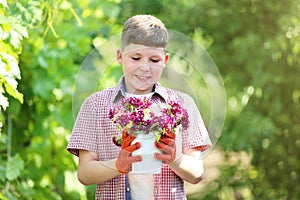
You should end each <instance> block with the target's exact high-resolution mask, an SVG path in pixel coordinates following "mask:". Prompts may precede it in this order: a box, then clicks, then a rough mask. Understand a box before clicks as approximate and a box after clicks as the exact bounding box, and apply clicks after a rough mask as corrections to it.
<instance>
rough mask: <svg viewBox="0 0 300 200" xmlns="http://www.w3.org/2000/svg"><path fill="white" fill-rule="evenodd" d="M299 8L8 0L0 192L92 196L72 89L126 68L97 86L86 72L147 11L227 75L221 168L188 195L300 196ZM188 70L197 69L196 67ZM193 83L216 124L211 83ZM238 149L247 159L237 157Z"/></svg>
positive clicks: (212, 2)
mask: <svg viewBox="0 0 300 200" xmlns="http://www.w3.org/2000/svg"><path fill="white" fill-rule="evenodd" d="M299 8H300V5H299V1H296V0H288V1H279V0H275V1H247V0H246V1H233V0H229V1H216V0H209V1H208V0H201V1H193V0H191V1H187V0H183V1H176V3H174V1H170V0H163V1H157V0H155V1H147V0H143V1H141V0H140V1H137V0H122V1H113V0H107V1H92V0H87V1H79V0H71V1H66V0H52V1H45V0H43V1H39V0H31V1H29V0H22V1H5V0H4V1H3V0H2V1H0V38H1V39H0V58H1V59H0V109H1V114H0V128H1V127H3V128H2V131H0V190H1V193H0V199H92V198H93V195H94V189H95V186H91V187H85V188H84V187H83V186H82V185H81V184H80V183H78V181H77V179H76V167H77V160H76V159H74V157H73V156H72V155H70V154H69V153H68V152H67V151H66V145H67V141H68V138H69V136H70V132H71V129H72V126H73V122H74V117H73V113H76V111H74V109H75V110H76V109H78V105H75V107H74V108H73V106H74V105H73V102H72V95H73V93H74V91H76V89H77V90H78V89H79V88H80V89H84V88H87V93H86V94H80V95H84V96H86V95H88V94H90V93H91V92H93V91H94V90H96V89H104V88H107V87H109V86H111V85H113V84H115V83H116V81H117V80H118V78H119V77H120V76H121V74H122V71H121V70H120V68H119V66H118V65H116V64H115V63H111V65H110V66H109V67H107V68H105V70H106V72H107V73H104V76H103V77H101V80H99V82H98V85H97V84H96V85H95V87H93V88H92V89H91V87H90V84H87V83H90V81H91V80H94V79H92V78H95V74H92V75H90V74H88V72H87V74H86V76H85V77H86V78H85V79H84V80H82V82H80V80H78V79H77V78H78V77H77V74H78V73H79V72H80V70H81V68H82V63H84V59H85V58H86V56H87V55H88V54H89V53H90V51H91V50H92V49H93V48H94V47H98V46H99V45H100V46H101V45H102V44H103V42H104V41H105V39H106V38H109V37H110V36H112V35H114V34H117V33H119V32H120V31H121V27H122V24H123V22H124V20H126V19H127V18H128V17H130V16H132V15H134V14H140V13H148V14H154V15H156V16H158V17H160V18H161V19H162V21H163V22H165V23H166V25H167V27H168V28H170V29H173V30H177V31H179V32H182V33H185V34H187V35H189V36H190V37H192V38H193V39H194V40H195V41H197V42H199V43H200V44H201V45H202V46H204V47H205V48H206V49H207V51H208V52H209V53H210V56H211V57H212V58H213V60H214V61H215V62H216V64H217V66H218V67H219V69H220V71H221V74H222V75H223V80H224V84H225V87H226V93H227V102H228V103H227V118H226V123H225V127H224V130H223V133H222V137H221V139H220V140H219V143H218V146H219V147H220V149H221V150H222V151H223V152H224V162H223V164H222V165H221V166H220V172H221V174H220V177H219V178H218V179H217V180H215V181H213V182H212V183H210V184H208V185H207V186H206V188H205V189H204V190H203V191H200V192H199V193H198V194H193V195H191V196H189V197H188V198H189V199H240V198H244V199H298V198H299V197H300V189H299V187H295V184H294V183H297V182H299V176H300V175H299V169H300V166H299V165H300V164H299V159H300V157H299V156H300V154H299V153H297V152H299V150H300V141H299V137H298V134H299V130H300V125H299V121H300V82H299V81H298V77H299V74H300V68H299V66H300V60H299V53H300V42H299V32H300V28H299V19H300V16H299V13H300V12H299ZM103 47H104V48H106V49H109V47H106V46H103ZM172 62H173V63H177V64H178V65H179V64H184V63H185V62H184V61H183V60H180V59H176V58H175V59H174V60H173V61H172ZM173 63H172V64H173ZM86 64H87V65H89V63H86ZM98 64H99V65H100V64H103V63H98ZM175 67H177V66H175ZM178 69H181V68H178ZM167 70H171V69H170V68H168V69H167ZM182 71H183V72H182V73H186V74H188V72H189V70H188V67H184V70H182ZM108 74H113V76H107V75H108ZM96 78H97V77H96ZM75 80H77V81H79V82H77V83H80V84H78V85H75V86H74V83H75ZM87 80H88V81H87ZM96 80H97V79H96ZM175 80H177V79H175ZM190 81H191V82H192V83H193V85H198V86H199V87H198V89H197V90H195V93H196V94H197V95H200V96H201V97H200V98H199V99H200V102H198V103H199V105H201V107H203V109H202V110H203V111H204V113H203V115H204V118H205V121H208V120H209V118H210V114H211V113H209V109H208V108H209V107H210V103H209V102H207V99H206V98H205V97H206V96H207V95H209V94H208V93H207V90H206V88H205V86H204V83H203V80H198V79H197V80H196V79H195V80H194V79H193V78H192V76H191V78H190ZM175 84H176V81H174V86H176V85H175ZM76 87H77V88H76ZM75 95H76V94H75ZM84 96H80V97H79V96H75V97H76V98H77V97H78V98H80V99H83V98H84ZM76 106H77V107H76ZM233 152H237V153H233ZM241 152H243V153H242V155H246V158H247V159H248V161H249V162H247V164H245V163H244V162H242V161H237V162H236V161H232V158H236V157H239V155H240V154H241Z"/></svg>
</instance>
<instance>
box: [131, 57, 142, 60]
mask: <svg viewBox="0 0 300 200" xmlns="http://www.w3.org/2000/svg"><path fill="white" fill-rule="evenodd" d="M131 59H132V60H140V57H131Z"/></svg>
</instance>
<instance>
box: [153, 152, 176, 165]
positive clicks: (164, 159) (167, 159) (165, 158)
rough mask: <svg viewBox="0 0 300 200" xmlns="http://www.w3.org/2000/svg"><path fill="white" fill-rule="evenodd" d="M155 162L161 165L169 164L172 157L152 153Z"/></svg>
mask: <svg viewBox="0 0 300 200" xmlns="http://www.w3.org/2000/svg"><path fill="white" fill-rule="evenodd" d="M154 159H155V160H161V161H162V162H163V163H170V162H171V161H172V155H168V154H162V153H154Z"/></svg>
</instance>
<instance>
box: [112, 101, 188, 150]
mask: <svg viewBox="0 0 300 200" xmlns="http://www.w3.org/2000/svg"><path fill="white" fill-rule="evenodd" d="M151 106H152V102H151V100H150V99H147V98H143V99H140V98H137V97H130V98H128V99H125V98H124V99H123V100H122V103H121V105H120V106H117V107H114V108H111V109H110V110H109V113H108V117H109V119H111V121H112V122H113V123H114V124H116V126H117V128H118V130H119V131H120V133H119V135H118V136H115V137H114V138H113V142H114V143H115V144H116V145H118V146H120V145H121V144H122V137H121V135H120V134H121V132H122V130H123V129H127V130H128V131H129V133H133V134H136V133H137V132H143V133H149V132H153V133H154V134H155V135H156V138H157V139H159V138H160V136H161V135H163V134H165V133H166V132H175V129H176V128H177V127H178V126H179V125H182V128H183V130H186V129H187V128H188V125H189V120H188V113H187V111H186V109H184V108H182V106H181V104H180V103H179V102H175V101H170V102H169V103H166V104H164V105H163V108H160V109H159V111H158V110H157V108H158V107H159V105H157V104H154V105H153V106H155V109H153V108H151Z"/></svg>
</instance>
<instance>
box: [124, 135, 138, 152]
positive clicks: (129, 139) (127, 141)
mask: <svg viewBox="0 0 300 200" xmlns="http://www.w3.org/2000/svg"><path fill="white" fill-rule="evenodd" d="M134 139H135V137H134V136H133V135H128V136H127V137H126V138H125V139H124V140H123V145H122V148H123V149H125V148H127V147H129V146H130V145H131V142H132V141H133V140H134Z"/></svg>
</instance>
